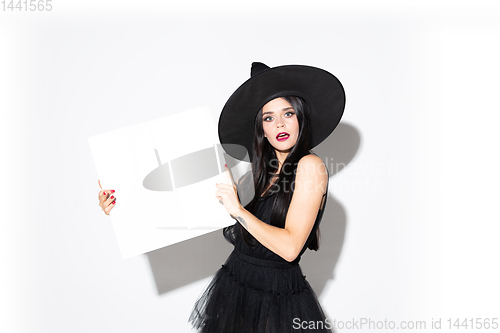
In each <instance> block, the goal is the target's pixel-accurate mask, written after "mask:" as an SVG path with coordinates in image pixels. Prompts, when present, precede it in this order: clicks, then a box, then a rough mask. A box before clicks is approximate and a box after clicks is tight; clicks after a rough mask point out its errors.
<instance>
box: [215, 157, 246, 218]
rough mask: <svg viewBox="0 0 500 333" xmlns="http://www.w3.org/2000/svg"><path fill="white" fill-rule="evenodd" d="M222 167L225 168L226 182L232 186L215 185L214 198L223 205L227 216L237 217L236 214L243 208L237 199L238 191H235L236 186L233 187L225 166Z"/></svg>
mask: <svg viewBox="0 0 500 333" xmlns="http://www.w3.org/2000/svg"><path fill="white" fill-rule="evenodd" d="M224 167H225V168H226V176H227V182H228V183H229V184H232V185H228V184H223V183H217V184H215V186H217V192H216V193H215V197H216V198H217V200H219V201H220V202H221V203H222V204H223V205H224V208H226V211H227V212H228V213H229V215H231V217H233V216H237V215H238V212H239V211H240V209H242V208H243V206H242V205H241V203H240V200H239V199H238V190H237V189H236V185H234V181H233V179H232V177H231V174H230V173H229V169H228V168H227V166H224Z"/></svg>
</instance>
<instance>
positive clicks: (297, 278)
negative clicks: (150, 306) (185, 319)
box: [189, 249, 332, 333]
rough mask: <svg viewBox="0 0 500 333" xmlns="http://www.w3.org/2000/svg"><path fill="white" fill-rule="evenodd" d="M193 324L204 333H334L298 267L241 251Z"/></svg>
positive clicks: (216, 280)
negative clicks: (255, 256)
mask: <svg viewBox="0 0 500 333" xmlns="http://www.w3.org/2000/svg"><path fill="white" fill-rule="evenodd" d="M189 321H190V322H191V324H192V325H193V327H195V328H197V329H199V331H200V332H202V333H212V332H214V333H215V332H217V333H226V332H227V333H229V332H230V333H256V332H259V333H260V332H269V333H285V332H286V333H290V332H332V331H331V329H327V328H328V321H326V318H325V315H324V313H323V311H322V309H321V306H320V304H319V302H318V298H317V297H316V294H315V293H314V291H313V290H312V288H311V286H310V285H309V283H308V282H307V280H306V277H305V276H304V275H302V270H301V268H300V266H299V265H298V264H296V265H290V264H289V263H286V262H275V261H269V260H263V259H258V258H254V257H251V256H248V255H245V254H243V253H241V252H239V251H238V250H236V249H235V250H234V251H233V252H232V253H231V255H230V256H229V257H228V259H227V260H226V262H225V264H224V265H222V268H220V269H219V270H218V271H217V273H216V274H215V276H214V277H213V278H212V280H211V281H210V283H209V285H208V287H207V289H206V290H205V292H204V293H203V294H202V295H201V297H200V298H199V299H198V301H197V302H196V303H195V306H194V309H193V312H192V313H191V316H190V317H189ZM311 322H312V323H314V325H311V324H310V323H311ZM312 327H314V329H312ZM322 327H323V328H322Z"/></svg>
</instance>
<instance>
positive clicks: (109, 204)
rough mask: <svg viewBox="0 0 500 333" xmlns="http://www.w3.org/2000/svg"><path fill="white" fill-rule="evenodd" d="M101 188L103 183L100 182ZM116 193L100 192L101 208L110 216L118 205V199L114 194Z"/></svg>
mask: <svg viewBox="0 0 500 333" xmlns="http://www.w3.org/2000/svg"><path fill="white" fill-rule="evenodd" d="M98 182H99V187H100V188H102V187H101V181H100V180H99V181H98ZM112 193H115V190H101V191H99V206H100V207H101V208H102V211H103V212H104V213H105V214H106V215H109V212H110V211H111V210H112V209H113V207H114V206H115V204H116V198H115V196H114V195H113V194H112Z"/></svg>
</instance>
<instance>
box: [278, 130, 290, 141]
mask: <svg viewBox="0 0 500 333" xmlns="http://www.w3.org/2000/svg"><path fill="white" fill-rule="evenodd" d="M289 137H290V134H288V133H287V132H281V133H279V134H278V135H276V140H278V141H280V142H281V141H285V140H286V139H288V138H289Z"/></svg>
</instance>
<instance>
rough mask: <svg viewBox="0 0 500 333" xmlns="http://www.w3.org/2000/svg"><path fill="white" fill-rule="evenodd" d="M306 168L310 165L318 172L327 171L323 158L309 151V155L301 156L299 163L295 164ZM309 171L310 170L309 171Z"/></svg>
mask: <svg viewBox="0 0 500 333" xmlns="http://www.w3.org/2000/svg"><path fill="white" fill-rule="evenodd" d="M299 167H300V168H301V169H302V168H306V170H308V169H309V168H310V167H314V168H315V169H314V170H316V171H319V172H328V170H327V168H326V165H325V163H324V162H323V160H322V159H321V158H320V157H319V156H318V155H316V154H314V153H311V154H309V155H305V156H302V158H301V159H300V160H299V163H298V165H297V168H299ZM309 172H312V170H311V171H309Z"/></svg>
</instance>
